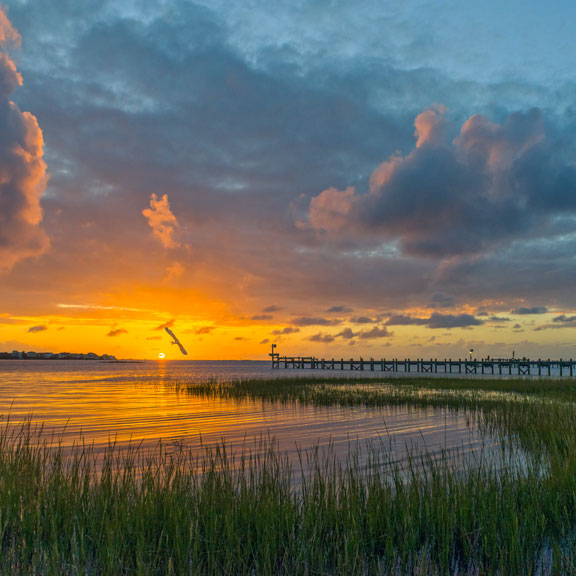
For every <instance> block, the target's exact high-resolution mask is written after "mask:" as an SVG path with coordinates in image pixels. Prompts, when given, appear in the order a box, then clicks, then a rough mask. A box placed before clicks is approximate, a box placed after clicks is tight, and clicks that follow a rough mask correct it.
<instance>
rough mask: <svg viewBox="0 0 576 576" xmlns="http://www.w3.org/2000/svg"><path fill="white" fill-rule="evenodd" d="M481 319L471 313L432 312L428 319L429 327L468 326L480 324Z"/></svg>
mask: <svg viewBox="0 0 576 576" xmlns="http://www.w3.org/2000/svg"><path fill="white" fill-rule="evenodd" d="M482 324H484V322H482V320H480V319H478V318H475V317H474V316H472V315H471V314H438V313H437V312H434V314H432V316H430V318H429V319H428V327H429V328H435V329H437V328H468V327H469V326H481V325H482Z"/></svg>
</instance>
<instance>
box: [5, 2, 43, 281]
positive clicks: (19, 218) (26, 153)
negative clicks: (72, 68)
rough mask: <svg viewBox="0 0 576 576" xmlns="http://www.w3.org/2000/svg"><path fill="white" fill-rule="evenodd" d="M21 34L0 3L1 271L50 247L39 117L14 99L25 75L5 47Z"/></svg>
mask: <svg viewBox="0 0 576 576" xmlns="http://www.w3.org/2000/svg"><path fill="white" fill-rule="evenodd" d="M19 43H20V36H19V34H18V32H17V31H16V30H15V28H14V27H13V26H12V24H11V23H10V21H9V20H8V18H7V16H6V14H5V12H4V11H3V10H2V8H1V7H0V272H6V271H8V270H10V269H11V268H12V267H13V266H14V264H16V263H17V262H18V261H20V260H22V259H25V258H29V257H34V256H40V255H41V254H43V253H44V252H45V251H46V250H47V249H48V247H49V240H48V236H47V235H46V233H45V232H44V230H43V229H42V228H41V226H40V225H41V222H42V217H43V211H42V206H41V205H40V198H41V196H42V195H43V193H44V191H45V189H46V183H47V180H48V175H47V172H46V164H45V162H44V158H43V155H44V152H43V147H44V139H43V136H42V130H40V127H39V125H38V122H37V120H36V117H35V116H33V115H32V114H30V113H29V112H22V111H21V110H20V108H18V106H17V105H16V104H15V103H14V102H12V101H11V99H10V98H11V95H12V92H13V91H14V90H15V89H16V88H17V87H18V86H21V85H22V77H21V75H20V74H19V73H18V71H17V70H16V66H15V64H14V62H13V61H12V60H11V58H10V56H9V55H8V53H7V50H8V48H10V47H11V46H14V45H19Z"/></svg>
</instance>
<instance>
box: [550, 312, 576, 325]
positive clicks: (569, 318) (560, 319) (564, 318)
mask: <svg viewBox="0 0 576 576" xmlns="http://www.w3.org/2000/svg"><path fill="white" fill-rule="evenodd" d="M552 322H561V323H562V324H565V323H570V324H573V323H576V316H566V314H561V315H560V316H556V317H555V318H553V319H552Z"/></svg>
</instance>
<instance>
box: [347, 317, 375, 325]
mask: <svg viewBox="0 0 576 576" xmlns="http://www.w3.org/2000/svg"><path fill="white" fill-rule="evenodd" d="M379 321H380V320H379V319H377V318H371V317H369V316H353V317H352V318H350V319H349V322H351V323H352V324H376V323H377V322H379Z"/></svg>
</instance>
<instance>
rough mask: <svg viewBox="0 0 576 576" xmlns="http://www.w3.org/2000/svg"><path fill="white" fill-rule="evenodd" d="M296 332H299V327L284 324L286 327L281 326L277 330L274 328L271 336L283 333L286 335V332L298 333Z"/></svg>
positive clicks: (282, 334)
mask: <svg viewBox="0 0 576 576" xmlns="http://www.w3.org/2000/svg"><path fill="white" fill-rule="evenodd" d="M298 332H300V328H294V327H292V326H286V328H282V329H279V330H274V331H273V332H272V335H273V336H285V335H288V334H296V333H298Z"/></svg>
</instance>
